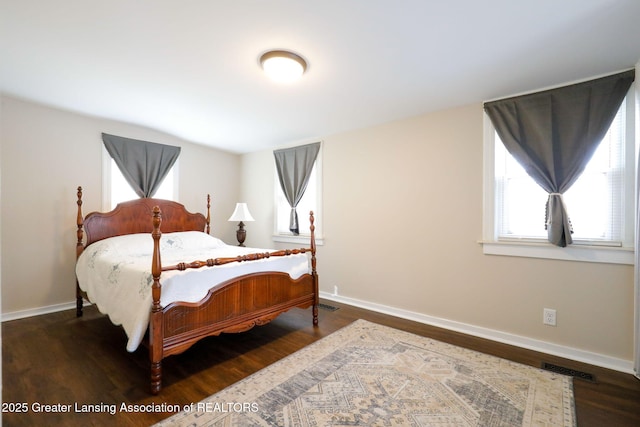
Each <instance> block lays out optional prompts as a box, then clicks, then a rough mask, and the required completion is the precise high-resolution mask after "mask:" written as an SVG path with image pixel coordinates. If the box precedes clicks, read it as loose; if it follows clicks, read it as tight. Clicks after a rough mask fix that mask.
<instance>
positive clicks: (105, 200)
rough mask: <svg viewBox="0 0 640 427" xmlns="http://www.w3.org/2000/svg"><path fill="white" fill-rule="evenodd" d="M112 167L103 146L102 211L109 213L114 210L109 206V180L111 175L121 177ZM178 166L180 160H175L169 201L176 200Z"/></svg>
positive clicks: (110, 159) (109, 156)
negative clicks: (171, 193) (171, 194)
mask: <svg viewBox="0 0 640 427" xmlns="http://www.w3.org/2000/svg"><path fill="white" fill-rule="evenodd" d="M112 165H113V159H112V158H111V155H110V154H109V152H108V151H107V149H106V148H105V147H104V145H103V146H102V209H103V210H104V211H105V212H107V211H111V210H112V209H113V208H115V206H112V205H111V182H112V180H111V178H112V176H113V175H112V174H114V173H117V174H120V175H122V172H120V170H119V169H118V167H117V166H116V167H115V168H114V167H112ZM179 165H180V159H177V160H176V162H175V163H174V165H173V167H172V170H173V196H172V197H171V200H178V177H179V176H180V173H179V170H180V169H179Z"/></svg>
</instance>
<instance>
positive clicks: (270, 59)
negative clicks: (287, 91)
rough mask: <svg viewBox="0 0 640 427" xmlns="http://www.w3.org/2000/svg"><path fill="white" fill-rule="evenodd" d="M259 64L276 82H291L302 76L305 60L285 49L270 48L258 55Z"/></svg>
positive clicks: (305, 64)
mask: <svg viewBox="0 0 640 427" xmlns="http://www.w3.org/2000/svg"><path fill="white" fill-rule="evenodd" d="M260 65H261V66H262V69H263V70H264V72H265V73H266V74H267V76H269V78H271V79H273V80H275V81H276V82H278V83H291V82H294V81H296V80H298V79H299V78H300V77H302V74H303V73H304V72H305V71H306V69H307V62H306V61H305V60H304V59H303V58H302V57H301V56H300V55H297V54H295V53H293V52H289V51H287V50H271V51H269V52H266V53H264V54H263V55H262V56H261V57H260Z"/></svg>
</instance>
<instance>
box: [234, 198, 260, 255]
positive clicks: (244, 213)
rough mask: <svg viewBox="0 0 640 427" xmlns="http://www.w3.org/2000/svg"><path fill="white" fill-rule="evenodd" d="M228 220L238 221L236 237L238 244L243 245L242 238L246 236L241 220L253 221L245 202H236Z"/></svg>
mask: <svg viewBox="0 0 640 427" xmlns="http://www.w3.org/2000/svg"><path fill="white" fill-rule="evenodd" d="M229 221H240V223H239V224H238V231H236V238H237V239H238V246H244V239H245V238H246V237H247V231H246V230H245V229H244V222H243V221H255V219H253V217H252V216H251V213H249V208H248V207H247V204H246V203H236V210H234V211H233V214H231V217H229Z"/></svg>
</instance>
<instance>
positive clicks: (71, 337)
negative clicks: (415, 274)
mask: <svg viewBox="0 0 640 427" xmlns="http://www.w3.org/2000/svg"><path fill="white" fill-rule="evenodd" d="M325 303H326V304H329V305H332V306H335V307H338V310H335V311H330V310H327V309H322V308H321V309H320V325H319V327H317V328H314V327H313V326H312V324H311V312H310V310H299V309H295V310H292V311H290V312H288V313H285V314H284V315H282V316H280V317H279V318H278V319H276V320H274V321H273V322H271V323H270V324H268V325H266V326H261V327H256V328H254V329H252V330H250V331H247V332H244V333H241V334H228V335H221V336H219V337H211V338H208V339H206V340H203V341H201V342H199V343H198V344H196V345H195V346H193V347H192V348H191V349H189V350H188V351H187V352H185V353H183V354H181V355H178V356H172V357H169V358H167V359H166V360H165V361H164V363H163V368H164V370H163V372H164V388H163V390H162V391H161V393H160V395H158V396H152V395H150V394H149V393H148V390H149V378H148V377H149V366H148V357H147V353H146V350H145V349H144V348H143V347H141V348H140V349H138V350H137V351H136V352H134V353H128V352H126V350H125V343H126V338H125V336H124V332H123V331H122V329H121V328H119V327H115V326H113V325H112V324H111V322H110V321H109V320H108V319H107V318H106V317H104V316H102V315H100V314H99V313H98V312H97V311H96V309H95V308H94V307H88V308H86V309H85V315H84V317H82V318H80V319H78V318H76V317H75V311H65V312H60V313H54V314H48V315H43V316H38V317H33V318H28V319H21V320H15V321H11V322H4V323H3V324H2V377H3V378H2V401H3V405H4V406H3V414H2V423H3V425H4V426H33V425H64V426H111V425H114V423H115V424H116V425H118V426H136V427H137V426H144V425H151V424H153V423H155V422H157V421H160V420H162V419H164V418H167V417H168V416H169V415H171V414H170V413H145V412H138V411H136V412H126V411H121V405H122V404H123V403H124V404H125V405H129V404H132V405H133V404H136V405H146V404H149V403H156V404H160V405H161V404H163V403H164V404H168V405H180V406H183V405H187V404H190V403H196V402H198V401H200V400H202V399H204V398H205V397H207V396H209V395H211V394H213V393H215V392H217V391H219V390H221V389H222V388H224V387H226V386H228V385H230V384H233V383H234V382H236V381H238V380H240V379H242V378H244V377H246V376H247V375H250V374H251V373H253V372H256V371H258V370H260V369H261V368H263V367H265V366H267V365H269V364H271V363H274V362H276V361H277V360H279V359H281V358H283V357H285V356H287V355H288V354H291V353H293V352H295V351H297V350H299V349H300V348H302V347H304V346H306V345H308V344H310V343H312V342H314V341H316V340H318V339H320V338H322V337H324V336H326V335H328V334H330V333H331V332H333V331H335V330H337V329H339V328H341V327H343V326H346V325H347V324H349V323H350V322H352V321H353V320H356V319H359V318H362V319H366V320H369V321H372V322H376V323H380V324H384V325H388V326H391V327H394V328H397V329H402V330H406V331H409V332H412V333H415V334H418V335H423V336H428V337H432V338H435V339H438V340H440V341H446V342H449V343H452V344H455V345H459V346H463V347H467V348H471V349H475V350H478V351H482V352H485V353H489V354H493V355H496V356H500V357H504V358H507V359H511V360H514V361H517V362H521V363H525V364H528V365H532V366H536V367H540V366H541V364H542V363H543V362H549V363H553V364H556V365H559V366H563V367H567V368H570V369H575V370H578V371H583V372H588V373H590V374H592V375H594V377H595V381H586V380H583V379H574V381H573V383H574V391H575V398H576V414H577V420H578V425H579V426H581V427H582V426H584V427H587V426H597V427H602V426H616V427H624V426H640V380H638V379H636V378H635V377H634V376H632V375H629V374H623V373H620V372H616V371H611V370H607V369H603V368H598V367H595V366H590V365H586V364H583V363H579V362H573V361H570V360H565V359H561V358H558V357H554V356H549V355H545V354H541V353H536V352H533V351H529V350H525V349H521V348H516V347H512V346H508V345H504V344H499V343H495V342H491V341H487V340H483V339H480V338H474V337H469V336H466V335H463V334H459V333H455V332H451V331H446V330H442V329H438V328H435V327H430V326H426V325H423V324H420V323H415V322H411V321H407V320H403V319H399V318H395V317H391V316H387V315H383V314H379V313H374V312H370V311H366V310H362V309H359V308H355V307H350V306H347V305H342V304H338V303H334V302H332V301H325ZM16 403H26V404H27V412H26V413H16V412H5V411H4V410H7V409H15V406H13V407H12V406H10V405H11V404H16ZM38 405H52V406H50V407H49V408H45V407H40V408H38ZM61 405H71V407H70V412H35V411H34V409H38V410H40V411H44V410H50V411H53V410H60V409H65V410H66V409H68V408H69V407H67V408H63V407H60V406H61ZM83 405H104V406H103V407H102V408H100V407H99V408H98V409H102V412H98V413H84V412H76V411H77V410H82V409H83ZM110 405H116V411H115V414H114V415H111V414H110V413H109V410H110ZM76 406H77V408H76ZM18 408H20V406H18Z"/></svg>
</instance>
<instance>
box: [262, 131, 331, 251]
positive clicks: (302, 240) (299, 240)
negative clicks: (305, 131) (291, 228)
mask: <svg viewBox="0 0 640 427" xmlns="http://www.w3.org/2000/svg"><path fill="white" fill-rule="evenodd" d="M314 142H318V140H317V139H314V140H312V141H308V142H299V143H296V144H292V145H289V146H285V147H282V148H289V147H296V146H298V145H305V144H310V143H314ZM323 150H324V143H323V142H322V141H320V151H318V156H317V157H316V162H315V166H314V173H315V174H316V194H315V197H316V209H315V210H314V211H313V214H314V215H313V216H314V225H315V227H316V229H315V232H314V233H315V240H316V245H318V246H322V245H323V244H324V238H323V233H322V157H323ZM273 174H274V176H273V178H274V184H273V188H274V191H273V206H274V212H273V236H272V240H273V241H274V242H279V243H295V244H308V243H309V238H310V236H311V232H310V230H309V229H308V228H307V227H304V228H302V227H301V228H300V234H299V235H297V236H296V235H294V234H292V233H282V232H279V230H278V214H279V213H280V210H281V209H286V211H287V215H289V212H290V211H291V207H289V206H288V205H287V206H285V205H282V204H279V203H278V201H279V200H280V197H279V196H280V195H281V194H282V188H281V187H280V180H279V179H278V171H277V170H276V166H275V162H274V165H273ZM308 214H309V213H308V212H305V213H304V214H303V213H301V212H298V218H301V217H302V215H304V216H305V218H307V217H308ZM305 222H306V221H305Z"/></svg>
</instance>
